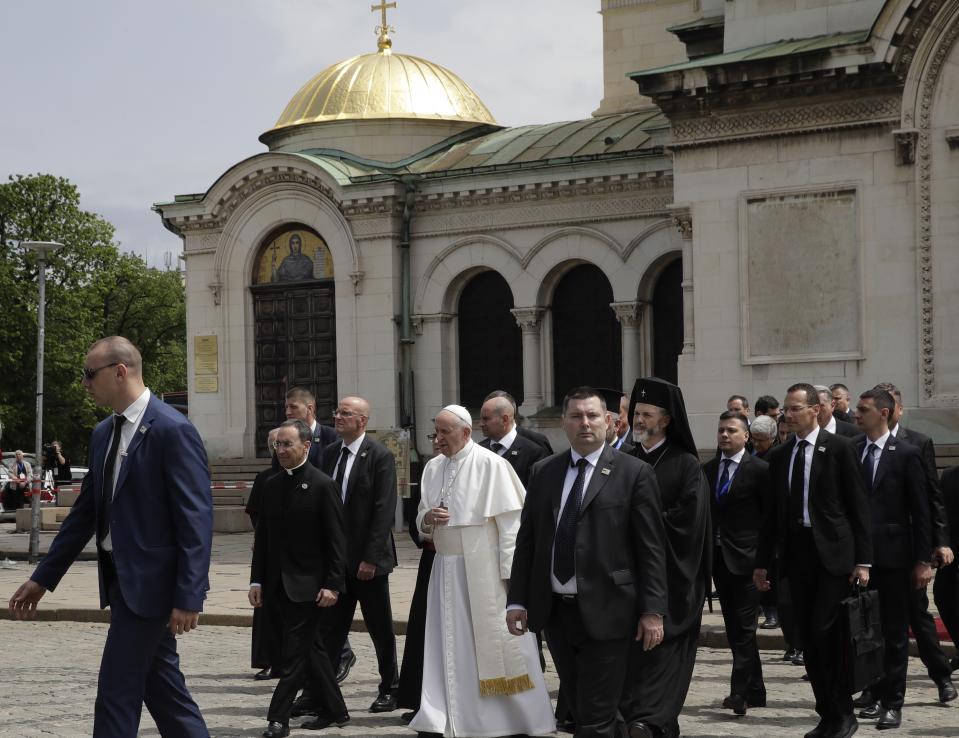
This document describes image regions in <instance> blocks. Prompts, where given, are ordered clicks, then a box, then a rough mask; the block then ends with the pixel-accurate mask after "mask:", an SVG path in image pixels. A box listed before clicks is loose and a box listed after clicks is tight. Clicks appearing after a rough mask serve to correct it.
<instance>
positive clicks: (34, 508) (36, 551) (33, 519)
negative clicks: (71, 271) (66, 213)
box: [20, 241, 63, 564]
mask: <svg viewBox="0 0 959 738" xmlns="http://www.w3.org/2000/svg"><path fill="white" fill-rule="evenodd" d="M20 245H21V246H22V247H23V248H25V249H27V250H29V251H33V252H34V253H35V254H36V255H37V257H38V258H39V262H40V265H39V278H40V279H39V282H40V303H39V304H38V306H37V432H36V449H37V458H36V464H34V466H33V485H32V486H33V494H32V495H31V496H30V563H31V564H35V563H37V561H38V560H39V558H40V490H41V488H42V486H43V341H44V333H45V327H44V325H45V324H44V313H45V312H46V299H47V297H46V292H47V256H48V255H50V254H52V253H54V252H55V251H58V250H60V249H62V248H63V244H62V243H57V242H56V241H21V242H20Z"/></svg>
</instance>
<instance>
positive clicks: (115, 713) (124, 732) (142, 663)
mask: <svg viewBox="0 0 959 738" xmlns="http://www.w3.org/2000/svg"><path fill="white" fill-rule="evenodd" d="M101 565H105V564H101ZM104 578H105V580H106V582H107V597H108V599H109V601H110V629H109V631H107V641H106V645H105V646H104V648H103V658H102V660H101V662H100V677H99V680H98V682H97V700H96V705H95V707H94V710H93V735H94V738H136V736H137V732H138V730H139V727H140V713H141V712H142V709H143V705H144V704H145V705H146V707H147V710H149V711H150V715H152V716H153V720H154V722H155V723H156V725H157V729H158V730H159V731H160V735H162V736H165V737H168V738H180V737H183V738H209V735H210V733H209V731H207V729H206V724H205V723H204V722H203V716H202V715H200V708H198V707H197V705H196V702H194V701H193V698H192V697H191V696H190V692H189V691H188V690H187V688H186V682H185V681H184V679H183V673H182V672H181V671H180V659H179V656H177V652H176V639H175V638H174V637H173V635H171V633H170V631H169V630H168V629H167V622H168V620H169V615H164V616H163V617H159V618H142V617H140V616H139V615H137V614H136V613H134V612H133V611H132V610H130V608H129V607H127V604H126V602H125V601H124V599H123V593H122V592H121V591H120V586H119V584H118V583H117V581H116V576H115V574H114V575H112V576H111V575H110V574H109V573H108V572H107V571H106V569H105V570H104Z"/></svg>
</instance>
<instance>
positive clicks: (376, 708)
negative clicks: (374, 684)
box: [370, 694, 397, 712]
mask: <svg viewBox="0 0 959 738" xmlns="http://www.w3.org/2000/svg"><path fill="white" fill-rule="evenodd" d="M396 709H397V706H396V698H395V697H392V696H390V695H382V694H381V695H380V696H379V697H377V698H376V700H375V701H374V702H373V704H372V705H370V712H393V710H396Z"/></svg>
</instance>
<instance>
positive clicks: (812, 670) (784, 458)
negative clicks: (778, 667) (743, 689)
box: [753, 384, 872, 738]
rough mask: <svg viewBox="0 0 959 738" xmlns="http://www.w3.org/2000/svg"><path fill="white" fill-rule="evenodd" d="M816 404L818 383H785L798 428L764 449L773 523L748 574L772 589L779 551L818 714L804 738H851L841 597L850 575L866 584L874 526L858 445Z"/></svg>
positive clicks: (790, 418) (790, 419) (789, 419)
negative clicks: (824, 419) (825, 419)
mask: <svg viewBox="0 0 959 738" xmlns="http://www.w3.org/2000/svg"><path fill="white" fill-rule="evenodd" d="M819 409H820V402H819V395H818V393H817V391H816V388H815V387H813V386H812V385H810V384H794V385H793V386H791V387H790V388H789V390H788V393H787V395H786V402H785V415H786V424H787V425H788V426H789V430H791V431H792V432H793V433H794V434H795V435H794V436H793V437H792V438H791V439H790V440H789V441H788V442H787V443H785V444H783V445H782V446H777V447H776V448H775V449H773V451H772V452H770V454H769V456H768V459H769V479H770V486H771V490H770V496H769V504H770V511H769V517H768V518H767V520H769V521H770V524H769V525H764V526H763V527H762V529H761V530H760V535H759V546H758V553H757V556H756V570H755V571H754V572H753V580H754V581H755V584H756V586H757V587H758V588H759V590H760V591H761V592H765V591H767V590H769V588H770V584H769V580H768V579H769V578H768V569H769V567H770V565H771V564H772V561H773V557H774V552H776V551H778V552H779V554H780V559H779V560H780V561H781V562H782V565H783V566H784V567H785V572H784V573H785V574H786V575H787V576H788V578H789V582H790V589H791V593H792V600H793V607H794V608H795V614H796V621H797V624H798V626H799V633H800V636H801V638H802V643H803V648H804V649H805V651H804V658H805V661H806V671H807V673H808V674H809V681H810V682H811V684H812V688H813V692H814V693H815V696H816V712H817V713H819V716H820V722H819V724H818V725H817V726H816V727H815V728H814V729H813V730H811V731H810V732H808V733H806V738H848V736H851V735H852V734H853V733H855V732H856V730H857V728H858V724H857V723H856V718H855V716H854V715H853V710H852V707H853V706H852V698H851V696H850V694H849V689H848V686H847V683H846V674H845V670H844V669H843V664H842V655H841V654H842V649H841V648H840V643H839V640H838V630H839V629H838V620H839V603H840V601H841V600H842V599H843V598H844V597H846V596H847V595H848V594H849V588H850V585H851V584H852V583H853V582H854V581H856V580H858V581H859V584H860V585H862V586H865V585H867V584H868V583H869V567H870V565H871V564H872V535H871V533H872V530H871V522H870V517H869V506H868V502H867V500H866V485H865V482H864V481H863V476H862V473H861V472H860V463H859V458H858V457H857V455H856V447H855V444H854V443H853V441H852V440H850V439H848V438H845V437H843V436H837V435H834V434H832V433H828V432H825V431H823V430H822V429H821V428H820V427H819V421H818V416H819Z"/></svg>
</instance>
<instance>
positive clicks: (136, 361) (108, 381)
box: [83, 336, 146, 413]
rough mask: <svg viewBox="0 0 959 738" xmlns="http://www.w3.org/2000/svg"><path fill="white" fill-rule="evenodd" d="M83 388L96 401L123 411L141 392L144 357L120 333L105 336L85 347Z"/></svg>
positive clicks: (117, 410)
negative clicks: (86, 348) (87, 347)
mask: <svg viewBox="0 0 959 738" xmlns="http://www.w3.org/2000/svg"><path fill="white" fill-rule="evenodd" d="M84 364H85V366H84V367H83V388H84V389H85V390H86V391H87V392H88V393H89V394H90V396H91V397H92V398H93V401H94V402H96V403H97V404H98V405H102V406H104V407H109V408H111V409H112V410H113V411H114V412H116V413H122V412H123V411H124V410H126V409H127V408H128V407H129V406H130V405H131V404H133V401H134V400H136V399H137V398H138V397H140V395H142V394H143V392H144V390H145V389H146V387H145V386H144V385H143V373H142V372H143V359H142V358H141V357H140V352H139V351H138V350H137V347H136V346H134V345H133V344H132V343H130V341H129V340H127V339H126V338H124V337H123V336H108V337H107V338H101V339H100V340H99V341H97V342H95V343H94V344H93V345H92V346H90V349H89V350H88V351H87V355H86V358H85V359H84Z"/></svg>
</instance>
